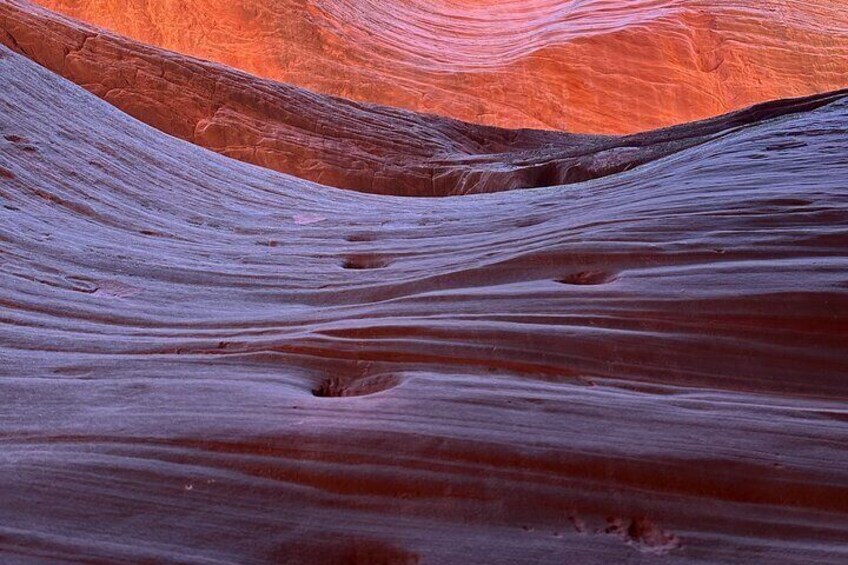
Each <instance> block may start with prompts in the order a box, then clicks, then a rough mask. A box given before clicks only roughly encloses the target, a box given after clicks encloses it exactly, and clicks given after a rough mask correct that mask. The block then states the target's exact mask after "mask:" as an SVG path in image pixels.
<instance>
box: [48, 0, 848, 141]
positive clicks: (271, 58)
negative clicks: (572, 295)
mask: <svg viewBox="0 0 848 565" xmlns="http://www.w3.org/2000/svg"><path fill="white" fill-rule="evenodd" d="M41 3H42V4H44V5H45V6H47V7H49V8H53V9H57V10H60V11H62V12H64V13H66V14H69V15H71V16H74V17H76V18H80V19H83V20H86V21H90V22H92V23H95V24H98V25H101V26H104V27H106V28H109V29H112V30H114V31H117V32H119V33H122V34H125V35H129V36H131V37H134V38H136V39H139V40H141V41H143V42H145V43H152V44H155V45H159V46H161V47H166V48H168V49H172V50H175V51H178V52H181V53H185V54H189V55H194V56H197V57H201V58H204V59H211V60H215V61H219V62H222V63H225V64H227V65H231V66H234V67H237V68H241V69H244V70H246V71H248V72H250V73H253V74H257V75H260V76H264V77H268V78H271V79H275V80H280V81H283V82H289V83H292V84H295V85H298V86H303V87H306V88H310V89H312V90H315V91H317V92H323V93H327V94H332V95H337V96H342V97H344V98H349V99H353V100H360V101H368V102H377V103H381V104H387V105H391V106H399V107H403V108H408V109H411V110H417V111H424V112H434V113H438V114H442V115H447V116H452V117H455V118H459V119H463V120H467V121H473V122H478V123H483V124H489V125H499V126H506V127H534V128H550V129H558V130H566V131H571V132H577V133H580V132H589V133H632V132H636V131H642V130H647V129H652V128H657V127H662V126H668V125H672V124H676V123H682V122H688V121H692V120H696V119H702V118H707V117H710V116H715V115H718V114H722V113H725V112H728V111H730V110H736V109H739V108H742V107H745V106H748V105H751V104H754V103H756V102H762V101H766V100H771V99H776V98H786V97H791V96H800V95H807V94H812V93H815V92H823V91H827V90H832V89H836V88H843V87H845V86H846V82H845V77H846V74H848V10H846V9H845V3H844V2H843V1H842V0H811V1H810V0H780V1H777V0H721V1H718V2H717V1H715V0H507V1H498V2H495V1H491V0H275V1H269V0H202V1H200V0H179V1H173V0H42V1H41Z"/></svg>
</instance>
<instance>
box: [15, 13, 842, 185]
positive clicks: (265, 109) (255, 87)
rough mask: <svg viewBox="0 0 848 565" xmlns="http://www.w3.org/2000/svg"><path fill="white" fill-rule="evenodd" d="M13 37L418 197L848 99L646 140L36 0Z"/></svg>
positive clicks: (172, 118)
mask: <svg viewBox="0 0 848 565" xmlns="http://www.w3.org/2000/svg"><path fill="white" fill-rule="evenodd" d="M0 42H2V43H5V44H6V45H7V46H9V47H11V48H12V49H14V50H16V51H18V52H21V53H23V54H26V55H27V56H29V57H30V58H32V59H33V60H35V61H36V62H38V63H40V64H42V65H44V66H45V67H47V68H48V69H50V70H52V71H54V72H57V73H59V74H61V75H63V76H65V77H66V78H69V79H70V80H72V81H74V82H76V83H77V84H80V85H81V86H84V87H85V88H87V89H88V90H90V91H92V92H94V93H95V94H97V95H98V96H100V97H102V98H103V99H105V100H107V101H108V102H110V103H112V104H114V105H115V106H117V107H119V108H121V109H122V110H124V111H125V112H127V113H129V114H130V115H132V116H135V117H136V118H138V119H140V120H142V121H145V122H147V123H148V124H150V125H152V126H154V127H156V128H158V129H160V130H162V131H164V132H166V133H169V134H171V135H174V136H176V137H179V138H182V139H185V140H188V141H191V142H194V143H197V144H199V145H202V146H204V147H207V148H210V149H212V150H214V151H217V152H219V153H222V154H224V155H227V156H230V157H234V158H237V159H240V160H243V161H247V162H250V163H254V164H257V165H261V166H264V167H268V168H272V169H275V170H277V171H281V172H286V173H291V174H294V175H297V176H299V177H301V178H305V179H308V180H312V181H315V182H319V183H322V184H325V185H330V186H336V187H340V188H350V189H355V190H359V191H364V192H375V193H380V194H395V195H408V196H445V195H456V194H470V193H479V192H495V191H502V190H509V189H515V188H528V187H540V186H552V185H561V184H567V183H571V182H575V181H584V180H589V179H594V178H599V177H603V176H607V175H610V174H614V173H617V172H621V171H626V170H629V169H631V168H633V167H635V166H638V165H641V164H644V163H648V162H651V161H653V160H656V159H658V158H660V157H664V156H668V155H671V154H674V153H676V152H679V151H681V150H684V149H686V148H689V147H693V146H695V145H698V144H700V143H704V142H706V141H707V140H710V139H716V138H718V137H720V136H723V135H727V134H728V133H729V132H733V131H736V130H737V129H738V128H740V127H750V126H751V125H754V124H756V123H758V122H760V121H762V120H764V119H769V118H773V117H775V116H779V115H783V114H787V113H792V112H797V111H803V110H809V109H810V108H813V107H816V106H819V105H822V104H825V103H827V102H828V101H829V100H832V99H833V97H834V96H835V95H834V94H825V95H815V96H812V97H809V98H806V99H800V100H792V101H785V102H770V103H765V104H763V105H760V106H756V107H754V108H751V109H748V110H743V111H739V112H737V113H734V114H730V115H727V116H722V117H718V118H714V119H711V120H707V121H704V122H701V123H696V124H686V125H682V126H678V127H674V128H669V129H666V130H660V131H654V132H648V133H643V134H636V135H632V136H625V137H610V136H588V135H573V134H566V133H559V132H545V131H533V130H505V129H499V128H493V127H484V126H479V125H472V124H469V123H465V122H458V121H454V120H450V119H445V118H440V117H436V116H423V115H419V114H415V113H412V112H408V111H402V110H395V109H391V108H387V107H380V106H373V105H365V104H359V103H352V102H349V101H346V100H342V99H338V98H332V97H327V96H323V95H317V94H315V93H312V92H309V91H307V90H303V89H301V88H298V87H294V86H290V85H285V84H279V83H275V82H272V81H268V80H260V79H256V78H255V77H252V76H250V75H247V74H245V73H242V72H238V71H234V70H232V69H229V68H225V67H222V66H219V65H214V64H210V63H207V62H204V61H200V60H196V59H190V58H187V57H185V56H183V55H180V54H177V53H173V52H168V51H164V50H161V49H156V48H152V47H149V46H145V45H142V44H139V43H137V42H134V41H131V40H127V39H125V38H122V37H120V36H116V35H112V34H109V33H106V32H100V31H99V30H97V29H94V28H92V27H90V26H86V25H83V24H80V23H79V22H76V21H73V20H69V19H67V18H62V17H59V16H57V14H55V13H52V12H50V11H48V10H44V9H42V8H39V7H38V6H36V5H33V4H31V3H29V2H27V1H25V0H0ZM836 95H841V94H840V93H837V94H836Z"/></svg>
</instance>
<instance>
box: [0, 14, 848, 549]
mask: <svg viewBox="0 0 848 565" xmlns="http://www.w3.org/2000/svg"><path fill="white" fill-rule="evenodd" d="M3 5H8V3H5V2H4V3H3ZM7 21H8V20H7ZM49 30H50V32H49V33H45V34H44V36H43V40H44V45H46V46H48V48H47V51H46V52H47V53H51V52H52V51H50V49H49V46H50V45H55V44H54V43H51V42H52V41H53V40H54V39H55V36H61V35H63V34H65V33H67V30H68V28H67V27H65V26H56V27H53V28H49ZM6 37H7V41H8V36H6ZM94 42H96V39H90V40H89V43H94ZM59 43H61V42H59ZM55 52H56V53H57V54H59V55H57V57H62V61H70V60H71V59H70V58H65V55H64V51H63V50H62V49H57V50H56V51H55ZM145 53H146V52H139V53H133V52H131V51H119V50H116V51H114V58H115V60H116V61H118V60H120V59H122V58H124V59H132V60H133V61H135V62H136V64H137V65H138V67H137V69H138V75H144V73H145V68H146V67H145V63H144V61H145V57H146V55H145ZM57 64H58V65H59V66H60V67H61V64H62V63H61V61H60V62H59V63H57ZM67 64H68V65H70V64H71V63H67ZM116 64H117V63H116ZM195 65H196V63H193V62H191V61H174V62H173V66H172V67H169V68H168V70H167V71H165V72H166V73H167V72H171V70H172V69H179V68H182V67H183V66H188V67H190V68H195V67H194V66H195ZM203 68H206V67H203ZM101 70H102V71H103V72H104V73H108V72H109V68H108V67H105V66H104V68H103V69H101ZM91 76H92V77H95V78H96V77H97V76H99V75H98V74H97V73H96V72H93V71H92V75H91ZM127 76H128V77H132V76H133V74H132V73H128V74H127ZM204 76H205V75H203V74H202V73H201V74H200V75H198V76H197V80H198V81H202V80H203V79H204ZM0 77H2V81H3V88H2V89H0V263H2V268H0V288H2V295H1V296H0V300H2V301H1V302H0V443H2V449H0V553H2V555H0V557H1V558H2V559H0V561H6V562H50V563H55V562H69V561H71V562H72V561H77V562H78V561H86V562H109V563H113V562H131V563H139V562H148V563H151V562H191V563H196V562H238V563H267V562H272V563H273V562H283V563H286V562H288V563H310V564H312V563H319V564H320V563H333V564H335V563H345V562H347V563H359V564H372V563H391V564H401V563H472V564H473V563H479V564H486V565H493V564H494V565H497V564H500V563H503V564H515V563H528V564H529V563H534V564H535V563H557V564H559V563H563V562H573V563H623V562H628V561H631V562H632V561H641V560H645V561H648V560H650V561H654V560H656V561H657V562H660V561H661V562H662V563H683V562H686V563H690V562H703V563H717V562H734V563H745V562H748V563H763V562H768V563H799V564H801V563H803V564H808V563H820V564H842V563H845V561H846V559H848V550H846V546H845V539H846V535H848V453H846V450H845V445H846V444H848V403H846V397H848V355H846V344H848V319H846V312H848V275H846V273H848V257H846V254H845V250H846V248H848V198H846V187H845V185H844V182H843V181H842V179H844V178H846V177H848V161H846V159H845V153H846V149H848V134H846V130H845V123H846V120H848V100H847V99H846V97H845V95H844V94H835V95H833V96H831V97H829V98H822V99H820V101H819V102H820V103H821V104H824V105H823V106H822V105H820V107H818V108H816V107H815V105H812V106H809V107H806V108H798V111H797V112H795V113H794V114H792V115H784V116H782V117H777V118H776V119H773V120H768V121H761V122H759V123H756V124H753V125H750V126H749V127H742V128H735V129H734V128H732V127H731V128H730V129H728V130H722V131H721V134H720V135H714V136H712V137H710V138H708V139H704V140H703V142H702V143H699V144H698V145H696V146H693V147H690V148H688V149H685V150H682V151H680V152H678V153H675V154H674V155H671V156H668V157H666V158H664V159H659V160H656V161H652V162H650V163H647V164H645V165H643V166H639V167H634V168H633V169H631V170H628V171H622V172H619V173H617V174H615V175H610V176H607V177H604V178H601V179H597V180H591V181H589V182H584V183H577V184H572V185H570V186H558V187H550V188H541V189H537V190H529V191H509V192H500V193H496V194H481V195H469V196H463V197H455V198H431V199H421V198H417V199H413V198H398V197H386V196H378V195H372V194H362V193H356V192H352V191H345V190H337V189H332V188H328V187H324V186H320V185H316V184H313V183H311V182H308V181H306V180H302V179H298V178H295V177H291V176H288V175H284V174H280V173H277V172H274V171H271V170H267V169H262V168H258V167H254V166H251V165H248V164H243V163H239V162H237V161H234V160H231V159H227V158H226V157H222V156H220V155H217V154H215V153H211V152H208V151H206V150H204V149H202V148H199V147H197V146H194V145H191V144H188V143H185V142H183V141H180V140H178V139H175V138H172V137H169V136H166V135H164V134H162V133H161V132H159V131H156V130H154V129H152V128H150V127H148V126H146V125H144V124H142V123H140V122H138V121H136V120H134V119H132V118H130V117H128V116H127V115H125V114H123V113H121V112H120V111H118V110H117V109H115V108H114V107H112V106H110V105H108V104H106V103H104V102H103V101H102V100H100V99H98V98H96V97H95V96H92V95H91V94H90V93H88V92H86V91H85V90H83V89H81V88H79V87H77V86H75V85H73V84H71V83H69V82H67V81H65V80H63V79H61V78H60V77H58V76H57V75H55V74H52V73H50V72H48V71H47V70H45V69H43V68H41V67H38V66H36V65H34V64H33V63H32V62H30V61H29V60H27V59H25V58H24V57H21V56H19V55H17V54H14V53H13V52H12V51H10V50H8V49H6V48H3V47H0ZM234 80H241V79H234ZM242 86H243V87H244V89H245V90H248V91H249V90H250V89H251V88H252V83H250V82H245V83H244V84H243V85H242ZM339 104H340V105H341V104H343V103H341V102H339ZM783 106H784V105H783V104H776V106H775V107H777V108H780V107H783ZM332 118H333V115H332V114H330V115H328V118H327V119H328V121H329V120H332ZM419 135H420V137H421V139H422V140H427V139H428V136H429V135H430V133H429V132H427V131H420V132H419ZM422 142H423V141H422Z"/></svg>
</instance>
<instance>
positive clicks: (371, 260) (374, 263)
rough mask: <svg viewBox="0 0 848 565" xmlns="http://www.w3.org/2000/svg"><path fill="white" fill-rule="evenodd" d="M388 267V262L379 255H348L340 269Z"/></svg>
mask: <svg viewBox="0 0 848 565" xmlns="http://www.w3.org/2000/svg"><path fill="white" fill-rule="evenodd" d="M388 265H389V261H388V260H387V259H385V258H383V257H380V256H379V255H364V254H363V255H348V256H347V257H345V260H344V262H343V263H342V267H344V268H345V269H354V270H363V269H382V268H383V267H386V266H388Z"/></svg>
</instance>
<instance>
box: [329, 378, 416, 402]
mask: <svg viewBox="0 0 848 565" xmlns="http://www.w3.org/2000/svg"><path fill="white" fill-rule="evenodd" d="M400 382H401V379H400V377H398V376H397V375H374V376H370V377H361V378H345V377H329V378H327V379H325V380H324V381H322V382H321V383H320V384H319V385H318V386H316V387H315V388H314V389H312V394H313V396H318V397H320V398H344V397H350V396H368V395H369V394H376V393H378V392H383V391H384V390H388V389H390V388H394V387H396V386H398V385H399V384H400Z"/></svg>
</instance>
